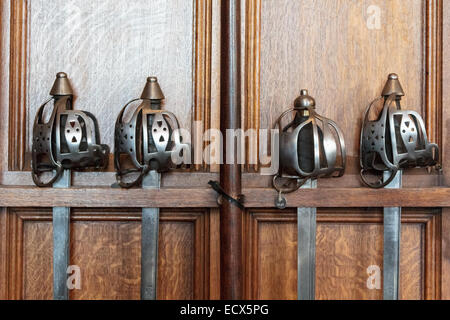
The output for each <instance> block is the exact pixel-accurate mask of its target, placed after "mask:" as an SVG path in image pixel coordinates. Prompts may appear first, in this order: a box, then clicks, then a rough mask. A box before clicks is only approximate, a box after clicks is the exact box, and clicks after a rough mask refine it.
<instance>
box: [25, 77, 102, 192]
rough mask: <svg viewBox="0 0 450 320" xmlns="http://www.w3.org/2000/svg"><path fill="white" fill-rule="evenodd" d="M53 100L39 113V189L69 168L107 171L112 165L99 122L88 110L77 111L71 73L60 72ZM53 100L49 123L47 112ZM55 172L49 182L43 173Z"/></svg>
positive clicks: (35, 173) (35, 148) (35, 162)
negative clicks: (103, 169)
mask: <svg viewBox="0 0 450 320" xmlns="http://www.w3.org/2000/svg"><path fill="white" fill-rule="evenodd" d="M50 95H51V96H52V98H50V99H49V100H48V101H46V102H45V103H44V104H43V105H42V106H41V107H40V108H39V109H38V111H37V114H36V118H35V121H34V125H33V144H32V171H31V172H32V177H33V181H34V183H35V184H36V185H37V186H39V187H49V186H51V185H52V184H53V183H54V182H56V181H57V180H58V179H59V178H60V177H61V175H62V173H63V171H64V170H65V169H75V170H80V169H85V168H89V167H94V168H103V167H105V166H106V165H107V163H108V154H109V147H108V146H107V145H105V144H101V143H100V134H99V128H98V123H97V119H96V118H95V117H94V115H93V114H91V113H89V112H87V111H79V110H73V90H72V87H71V85H70V82H69V79H68V78H67V74H66V73H64V72H60V73H58V74H57V75H56V80H55V82H54V84H53V87H52V89H51V91H50ZM52 100H53V109H52V112H51V115H50V118H49V120H48V122H45V121H44V109H45V107H46V106H47V104H48V103H50V102H51V101H52ZM50 171H54V174H53V177H52V178H51V179H50V180H49V181H48V182H43V181H42V180H41V174H42V173H44V172H50Z"/></svg>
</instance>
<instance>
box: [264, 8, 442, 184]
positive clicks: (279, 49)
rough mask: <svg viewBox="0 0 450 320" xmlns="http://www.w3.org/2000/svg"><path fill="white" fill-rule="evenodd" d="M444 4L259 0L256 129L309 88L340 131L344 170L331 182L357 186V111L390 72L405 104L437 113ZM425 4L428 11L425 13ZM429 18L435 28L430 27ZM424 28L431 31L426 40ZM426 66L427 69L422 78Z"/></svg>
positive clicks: (270, 121) (319, 107)
mask: <svg viewBox="0 0 450 320" xmlns="http://www.w3.org/2000/svg"><path fill="white" fill-rule="evenodd" d="M441 5H442V4H441V3H440V2H439V1H434V0H426V1H424V0H411V1H408V5H405V2H404V1H403V0H393V1H382V0H364V1H345V0H343V1H336V0H323V1H314V0H304V1H289V0H280V1H263V2H262V8H261V10H262V13H261V14H262V17H261V128H270V127H272V125H273V123H274V121H275V119H276V117H278V115H279V114H280V113H281V112H282V110H285V109H287V108H288V107H289V106H291V105H292V102H293V100H294V99H295V98H296V97H297V96H298V94H299V91H300V89H302V88H308V89H309V91H310V94H311V95H313V96H314V97H315V98H316V102H317V110H318V112H319V113H321V114H323V115H325V116H327V117H330V118H331V119H334V120H335V121H336V122H337V123H338V124H339V125H340V127H341V128H342V129H343V132H344V134H345V138H346V145H347V150H348V157H349V166H348V167H349V168H348V169H349V170H347V176H346V177H344V178H342V179H339V180H338V181H339V182H338V181H334V182H332V183H334V184H336V183H339V184H340V185H347V186H349V185H354V186H358V185H360V184H361V183H360V181H359V177H358V173H359V172H358V170H357V168H359V163H358V157H359V135H360V123H361V118H362V114H363V112H364V109H365V107H366V106H367V105H368V103H369V102H370V101H371V100H373V98H375V97H376V96H378V95H379V94H380V92H381V90H382V88H383V85H384V83H385V81H386V79H387V75H388V74H389V73H390V72H396V73H398V74H399V75H400V80H401V82H402V84H403V87H404V89H405V91H406V97H405V98H404V99H403V100H404V101H403V105H404V106H405V107H408V108H410V109H413V110H417V111H419V112H420V113H422V115H424V116H425V111H426V109H427V110H428V111H429V114H431V112H433V110H436V112H435V113H433V114H437V116H438V115H439V113H438V110H437V109H436V108H439V88H438V86H439V85H438V84H437V82H436V79H439V77H438V68H436V64H435V61H436V59H437V58H436V57H437V56H438V55H439V53H438V52H437V51H436V49H438V48H439V45H437V44H434V41H437V40H438V36H437V34H438V33H439V19H437V16H436V14H434V13H435V12H436V11H439V9H440V6H441ZM370 6H372V7H371V8H375V10H378V9H379V12H380V14H381V16H380V25H379V29H377V28H375V29H370V28H369V27H368V23H369V24H370V22H371V21H374V20H370V19H371V17H373V14H374V12H376V11H372V12H371V11H368V8H369V7H370ZM425 9H429V10H431V12H430V14H429V15H428V16H427V15H426V12H427V11H426V10H425ZM375 21H376V20H375ZM426 23H428V24H429V25H430V26H432V28H431V27H430V28H429V29H427V24H426ZM375 27H377V26H376V25H375ZM426 35H428V36H430V39H429V41H428V44H427V45H426V42H425V37H426ZM427 50H428V51H427ZM425 58H427V66H425V65H424V61H425ZM424 70H428V71H430V72H431V74H429V76H428V77H425V74H426V73H425V72H424ZM427 81H428V82H427ZM425 83H428V84H427V90H428V91H427V94H425ZM425 97H426V99H425ZM427 104H428V105H427ZM430 119H431V118H430ZM433 119H434V118H433ZM436 121H437V120H436ZM430 122H433V123H434V122H435V121H434V120H430ZM431 129H432V130H434V129H436V130H437V128H436V127H435V126H433V127H432V128H431ZM433 136H434V137H437V135H433ZM415 182H417V181H415ZM413 183H414V182H413Z"/></svg>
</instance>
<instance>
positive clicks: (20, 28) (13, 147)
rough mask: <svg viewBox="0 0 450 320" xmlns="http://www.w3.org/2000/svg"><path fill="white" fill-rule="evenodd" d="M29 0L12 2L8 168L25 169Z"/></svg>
mask: <svg viewBox="0 0 450 320" xmlns="http://www.w3.org/2000/svg"><path fill="white" fill-rule="evenodd" d="M28 9H29V8H28V1H27V0H18V1H12V2H11V22H10V23H11V31H10V43H11V50H10V65H9V66H10V67H9V76H10V86H9V110H10V114H9V122H8V124H9V126H8V128H9V140H8V169H9V170H24V168H25V151H26V150H25V145H26V141H27V133H29V132H32V131H28V130H27V129H28V128H27V110H26V96H27V90H28V88H27V75H28V74H27V72H28V60H27V59H28V55H27V54H28V38H27V37H28V13H29V12H28Z"/></svg>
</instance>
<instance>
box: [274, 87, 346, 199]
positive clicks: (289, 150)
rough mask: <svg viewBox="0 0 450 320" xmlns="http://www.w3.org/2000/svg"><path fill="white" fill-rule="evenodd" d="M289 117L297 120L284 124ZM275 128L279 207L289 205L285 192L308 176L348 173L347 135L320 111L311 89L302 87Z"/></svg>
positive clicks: (276, 185)
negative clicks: (319, 112)
mask: <svg viewBox="0 0 450 320" xmlns="http://www.w3.org/2000/svg"><path fill="white" fill-rule="evenodd" d="M289 116H291V117H292V116H294V119H293V120H292V121H291V122H290V123H289V124H287V125H286V126H285V127H283V126H282V120H284V119H287V118H288V117H289ZM274 129H277V130H280V134H279V135H280V137H279V159H280V167H279V172H278V174H276V175H275V176H274V178H273V186H274V188H275V189H276V190H277V191H278V192H279V196H278V198H277V200H276V205H277V207H278V208H284V207H285V206H286V201H285V199H284V198H283V197H282V195H281V194H282V193H289V192H293V191H296V190H297V189H299V188H300V187H301V186H302V185H303V184H304V183H305V182H306V181H307V180H308V179H317V178H319V177H330V176H332V177H341V176H342V175H343V174H344V171H345V163H346V153H345V142H344V136H343V134H342V132H341V130H340V129H339V127H338V126H337V124H336V123H335V122H334V121H332V120H330V119H327V118H325V117H323V116H320V115H318V114H317V113H316V110H315V100H314V98H312V97H311V96H309V95H308V91H307V90H301V94H300V96H299V97H298V98H297V99H296V100H295V102H294V108H292V109H289V110H287V111H285V112H283V113H282V114H281V116H280V117H279V118H278V119H277V121H276V122H275V125H274ZM283 181H284V183H282V182H283Z"/></svg>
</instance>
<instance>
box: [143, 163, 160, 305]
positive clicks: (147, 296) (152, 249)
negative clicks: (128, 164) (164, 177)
mask: <svg viewBox="0 0 450 320" xmlns="http://www.w3.org/2000/svg"><path fill="white" fill-rule="evenodd" d="M160 184H161V175H160V174H159V173H157V172H156V171H150V172H149V173H148V175H147V176H146V177H145V178H144V179H143V181H142V187H143V188H144V189H159V188H160ZM158 233H159V208H144V209H142V224H141V299H142V300H156V285H157V281H158Z"/></svg>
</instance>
